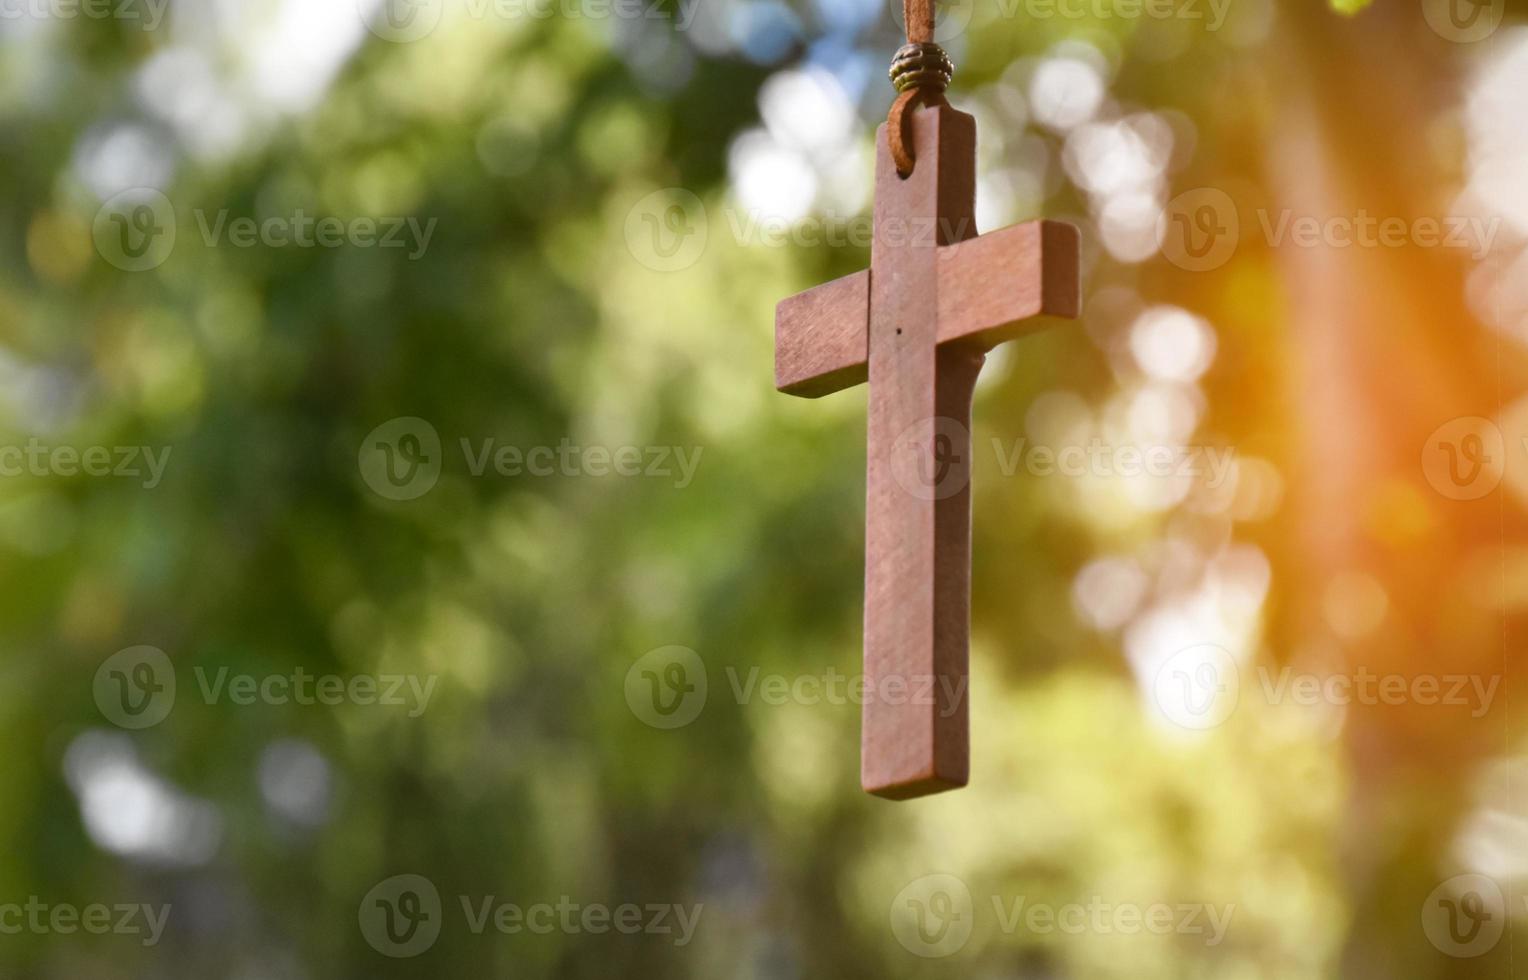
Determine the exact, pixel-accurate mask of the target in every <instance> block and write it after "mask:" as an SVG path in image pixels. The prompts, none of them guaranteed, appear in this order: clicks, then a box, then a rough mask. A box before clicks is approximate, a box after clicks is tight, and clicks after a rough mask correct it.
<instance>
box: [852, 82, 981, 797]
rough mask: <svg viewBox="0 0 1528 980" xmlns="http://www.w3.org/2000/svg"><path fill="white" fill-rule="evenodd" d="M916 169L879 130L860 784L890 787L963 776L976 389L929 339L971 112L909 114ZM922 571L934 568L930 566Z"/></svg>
mask: <svg viewBox="0 0 1528 980" xmlns="http://www.w3.org/2000/svg"><path fill="white" fill-rule="evenodd" d="M913 144H914V147H915V151H916V153H917V159H918V161H919V162H918V166H917V167H916V168H915V169H914V171H913V173H912V174H911V175H910V176H909V177H907V178H906V179H902V178H901V177H899V176H898V174H897V172H896V166H895V164H894V163H893V162H892V158H891V153H890V151H889V150H888V149H887V141H886V140H885V139H877V141H876V145H877V147H878V158H877V162H876V173H877V179H876V204H875V236H874V239H873V245H872V248H871V262H870V343H869V348H870V349H869V361H870V406H869V421H868V427H867V428H868V431H867V446H868V447H869V448H868V451H867V471H866V513H867V521H866V539H865V675H866V683H867V689H868V691H869V692H870V696H869V697H868V698H867V699H866V702H865V706H864V715H863V723H864V724H863V729H862V734H861V741H862V750H863V751H862V753H861V772H860V776H861V782H862V784H863V785H864V787H865V789H866V790H867V791H868V792H871V793H876V794H878V795H883V796H888V797H895V798H900V797H908V796H919V795H923V794H925V793H931V792H938V791H940V790H943V789H949V788H953V787H956V786H963V785H965V783H966V779H967V774H968V769H969V749H968V740H969V737H968V725H969V722H968V718H967V715H968V711H967V701H966V687H967V683H966V678H967V662H966V661H967V654H966V647H967V634H968V631H969V621H970V525H971V497H970V479H969V470H970V457H971V446H970V417H971V392H972V389H973V387H974V385H975V382H976V375H977V372H978V371H979V370H980V369H981V364H982V360H983V355H982V353H981V352H980V351H979V350H975V349H972V348H969V347H964V346H960V345H952V346H949V347H945V348H941V347H940V346H939V338H938V329H939V298H938V297H939V247H940V246H944V245H949V244H953V243H954V242H956V241H960V240H963V239H966V238H970V237H974V236H975V233H976V225H975V203H976V165H975V152H974V151H975V145H976V127H975V121H974V120H973V119H972V118H971V117H970V116H967V115H965V114H963V113H958V112H956V111H954V110H952V109H949V108H947V107H944V106H936V107H931V108H929V109H925V110H924V111H922V112H919V113H916V114H915V116H914V117H913ZM931 572H932V574H930V573H931Z"/></svg>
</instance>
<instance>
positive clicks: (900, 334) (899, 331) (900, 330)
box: [897, 327, 902, 337]
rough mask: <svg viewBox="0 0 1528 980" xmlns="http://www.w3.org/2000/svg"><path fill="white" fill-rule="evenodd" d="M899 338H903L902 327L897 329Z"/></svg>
mask: <svg viewBox="0 0 1528 980" xmlns="http://www.w3.org/2000/svg"><path fill="white" fill-rule="evenodd" d="M897 336H898V337H900V336H902V328H901V327H898V328H897Z"/></svg>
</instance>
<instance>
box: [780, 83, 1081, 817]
mask: <svg viewBox="0 0 1528 980" xmlns="http://www.w3.org/2000/svg"><path fill="white" fill-rule="evenodd" d="M910 126H911V134H910V144H911V147H912V149H913V150H914V158H915V160H916V165H915V167H914V168H913V171H912V173H911V175H910V176H908V177H906V178H905V179H904V178H903V177H901V176H900V175H899V174H898V172H897V167H896V164H895V162H894V161H893V159H892V154H891V151H890V149H889V147H888V141H887V139H886V127H885V126H883V127H881V131H880V133H878V134H877V138H876V145H877V146H878V147H879V152H878V155H877V159H876V200H875V232H874V236H873V238H872V246H871V253H870V269H869V271H867V272H859V273H856V274H854V275H852V276H847V277H845V278H843V279H839V280H836V281H834V282H830V283H826V284H824V285H821V286H818V287H816V288H814V289H810V290H808V291H807V292H804V293H801V294H800V295H797V296H793V297H791V298H790V299H787V300H785V301H784V302H782V303H781V304H780V305H779V308H778V310H777V311H776V314H775V386H776V387H777V388H778V389H779V390H780V391H783V392H786V393H787V394H792V395H801V396H803V397H806V398H817V397H820V396H822V395H826V394H829V393H830V392H834V391H839V390H841V389H843V388H848V387H851V386H853V385H857V384H859V383H860V382H862V381H866V380H868V381H869V382H870V398H869V403H870V404H869V412H868V415H869V425H868V433H867V437H866V468H865V682H866V697H865V703H864V713H863V728H862V732H861V743H860V755H861V759H860V782H861V784H862V785H863V786H864V788H865V791H866V792H869V793H873V794H875V795H877V796H883V797H887V798H889V799H910V798H912V797H916V796H923V795H926V794H929V793H938V792H941V791H943V790H947V789H956V788H958V787H961V786H964V785H965V784H966V780H967V778H968V775H969V769H970V732H969V728H970V722H969V718H968V704H967V698H966V686H967V670H968V666H967V661H968V656H967V644H968V640H969V635H970V624H971V494H970V466H971V434H970V422H971V395H972V391H973V389H974V387H975V385H976V376H977V373H978V372H979V371H980V370H981V366H982V362H983V361H984V360H985V357H986V352H987V351H988V350H990V349H992V347H994V346H995V345H997V344H999V343H1001V342H1003V341H1005V340H1009V339H1012V338H1014V337H1017V336H1019V335H1020V334H1023V333H1026V332H1029V331H1031V330H1035V329H1038V328H1039V327H1040V326H1042V325H1043V324H1042V323H1040V322H1039V321H1037V320H1035V319H1034V318H1035V317H1038V316H1041V315H1047V314H1048V315H1053V316H1064V317H1075V316H1076V315H1077V310H1078V307H1079V305H1080V298H1079V287H1078V279H1077V274H1078V258H1079V248H1078V234H1077V229H1076V228H1075V227H1073V226H1071V225H1068V224H1063V223H1059V222H1054V221H1031V222H1028V223H1026V224H1021V225H1015V226H1013V227H1011V228H1006V229H1004V230H1002V231H999V232H994V233H992V234H989V235H983V236H981V237H979V238H978V237H976V228H975V203H976V120H975V119H973V118H972V117H971V116H968V115H966V114H965V113H963V112H958V111H956V110H955V109H952V108H950V107H949V106H948V105H944V104H939V105H933V106H928V107H925V108H923V109H920V110H917V111H915V112H913V113H912V117H911V119H910Z"/></svg>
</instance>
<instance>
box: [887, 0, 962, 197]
mask: <svg viewBox="0 0 1528 980" xmlns="http://www.w3.org/2000/svg"><path fill="white" fill-rule="evenodd" d="M902 13H903V15H904V18H905V19H906V21H907V43H908V44H909V45H910V46H911V45H927V46H929V47H930V48H932V49H933V52H936V53H937V54H935V53H930V52H925V53H924V57H925V60H928V59H935V58H936V57H937V59H938V60H940V61H942V62H943V63H944V64H945V65H948V64H949V60H948V59H947V58H945V57H944V52H943V51H939V50H938V48H937V46H936V45H934V0H902ZM906 52H907V49H906V48H904V49H903V50H902V51H899V52H898V53H897V62H898V63H900V62H902V61H903V56H904V54H905V53H906ZM914 54H915V55H917V52H915V53H914ZM892 70H893V74H894V75H895V74H896V73H897V71H898V65H896V64H894V65H893V69H892ZM914 74H915V76H916V77H915V78H909V79H908V80H909V81H910V82H915V84H913V85H912V87H907V88H904V87H903V86H902V85H901V84H899V85H898V89H899V90H900V92H901V94H900V95H898V96H897V100H896V101H895V102H893V103H892V104H891V112H890V114H888V115H887V117H886V139H887V141H888V142H889V143H890V144H891V159H892V161H893V162H894V163H896V165H897V173H898V174H900V175H902V176H903V177H904V178H905V177H908V176H910V175H911V174H912V172H913V167H914V166H915V165H916V164H917V158H916V156H915V155H914V154H913V148H912V131H911V127H912V110H913V109H914V108H916V107H917V104H918V103H919V102H920V101H921V102H922V103H923V104H924V105H931V106H932V105H943V104H944V85H948V84H949V77H948V73H947V72H946V73H944V74H943V75H941V73H940V71H938V70H936V71H922V72H915V73H914ZM941 80H942V81H943V85H941V84H939V82H940V81H941Z"/></svg>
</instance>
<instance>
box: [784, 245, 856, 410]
mask: <svg viewBox="0 0 1528 980" xmlns="http://www.w3.org/2000/svg"><path fill="white" fill-rule="evenodd" d="M869 341H870V273H869V272H856V273H855V274H854V275H852V276H845V277H844V278H842V279H835V280H833V281H832V282H827V283H823V284H822V285H821V286H817V287H816V288H813V289H809V290H807V291H806V292H804V293H799V294H797V295H795V296H792V297H790V298H789V299H786V300H781V302H780V305H779V306H777V307H776V308H775V387H776V388H778V389H779V390H781V391H783V392H787V393H788V394H792V395H801V396H802V397H805V398H819V397H821V396H823V395H827V394H831V393H832V392H835V391H839V390H841V389H843V388H852V387H854V386H855V385H857V384H861V383H863V382H864V381H865V380H866V378H867V377H868V376H869V375H868V371H869Z"/></svg>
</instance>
